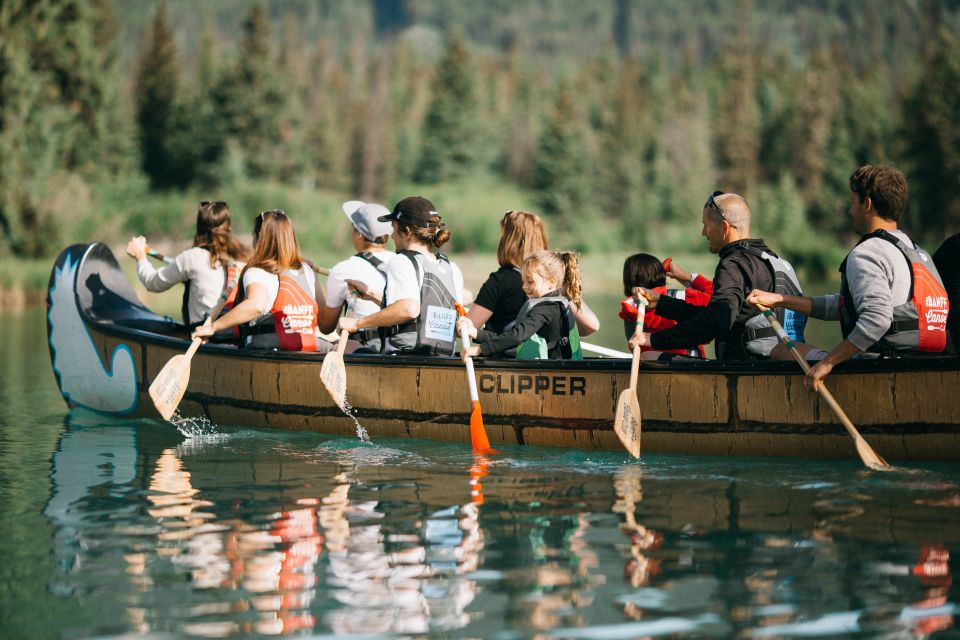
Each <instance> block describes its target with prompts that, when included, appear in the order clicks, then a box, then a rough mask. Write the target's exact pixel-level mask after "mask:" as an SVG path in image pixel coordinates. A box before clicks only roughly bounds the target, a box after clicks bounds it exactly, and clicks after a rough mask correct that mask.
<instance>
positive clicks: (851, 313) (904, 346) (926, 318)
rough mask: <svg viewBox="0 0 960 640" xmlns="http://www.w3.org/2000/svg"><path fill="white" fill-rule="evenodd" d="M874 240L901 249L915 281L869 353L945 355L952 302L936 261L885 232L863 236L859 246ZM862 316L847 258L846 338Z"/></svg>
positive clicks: (843, 288) (843, 289)
mask: <svg viewBox="0 0 960 640" xmlns="http://www.w3.org/2000/svg"><path fill="white" fill-rule="evenodd" d="M870 238H880V239H882V240H886V241H887V242H889V243H891V244H893V245H894V246H895V247H896V248H897V249H899V250H900V253H902V254H903V257H904V258H905V259H906V261H907V266H908V268H909V269H910V278H911V281H910V294H909V296H908V297H907V301H906V302H904V303H903V304H899V305H897V306H895V307H894V308H893V320H892V322H890V328H889V329H887V332H886V333H885V334H883V336H882V337H881V338H880V340H878V341H877V342H876V343H875V344H874V345H873V346H871V347H870V349H869V351H873V352H879V353H890V352H904V351H906V352H921V351H925V352H931V353H940V352H942V351H943V349H944V347H945V346H946V334H947V323H946V321H947V315H948V313H949V303H948V297H947V292H946V290H945V289H944V288H943V279H942V278H941V277H940V273H939V272H938V271H937V267H936V266H935V265H934V264H933V259H932V258H931V257H930V256H929V254H927V252H926V251H924V250H923V249H921V248H920V247H918V246H915V245H912V244H909V245H908V244H907V243H905V242H904V241H903V240H901V239H900V238H898V237H897V236H895V235H893V234H892V233H889V232H887V231H886V230H884V229H878V230H877V231H875V232H873V233H870V234H867V235H865V236H863V237H862V238H860V242H858V243H857V245H859V244H860V243H861V242H865V241H867V240H869V239H870ZM912 242H913V241H912V240H911V243H912ZM848 257H849V255H848ZM859 317H860V316H859V314H858V313H857V309H856V307H855V306H854V303H853V295H852V293H851V291H850V283H849V282H847V259H846V258H844V260H843V262H842V263H841V264H840V330H841V331H842V332H843V337H844V338H846V337H847V336H848V335H850V332H851V331H853V328H854V327H855V326H856V324H857V318H859ZM921 319H922V321H921Z"/></svg>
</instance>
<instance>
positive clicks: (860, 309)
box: [747, 165, 946, 385]
mask: <svg viewBox="0 0 960 640" xmlns="http://www.w3.org/2000/svg"><path fill="white" fill-rule="evenodd" d="M906 203H907V179H906V177H905V176H904V175H903V172H901V171H900V170H898V169H895V168H893V167H887V166H883V165H866V166H863V167H860V168H859V169H857V170H856V171H855V172H854V173H853V175H852V176H850V210H849V213H850V217H851V219H852V222H853V228H854V231H856V232H857V233H858V234H860V236H861V238H860V241H859V242H858V243H857V245H856V246H855V247H854V248H853V249H852V250H851V251H850V253H849V254H847V257H846V259H845V260H844V261H843V264H841V266H840V272H841V274H842V278H841V292H840V293H839V294H831V295H825V296H817V297H813V298H806V297H795V296H783V295H780V294H777V293H767V292H765V291H759V290H755V291H752V292H751V293H750V295H749V296H747V301H748V302H749V303H751V304H761V305H764V306H766V307H771V308H772V307H786V308H788V309H793V310H795V311H799V312H801V313H806V314H808V315H810V316H811V317H814V318H819V319H821V320H839V321H840V323H841V330H842V332H843V336H844V340H843V342H841V343H840V344H838V345H837V346H836V347H834V348H833V349H832V350H830V351H829V352H827V351H825V350H823V349H818V348H817V347H814V346H812V345H807V344H797V349H798V350H799V351H800V353H801V354H803V355H804V357H806V358H807V359H808V360H811V361H817V363H816V364H815V365H814V366H812V367H811V368H810V371H809V372H807V375H808V376H809V377H810V379H811V381H812V383H813V384H814V385H816V384H817V383H818V382H820V381H822V380H823V379H824V378H825V377H826V376H827V375H828V374H829V373H830V372H831V371H832V370H833V367H834V366H835V365H837V364H839V363H840V362H843V361H845V360H848V359H850V358H852V357H855V356H859V355H860V354H861V353H863V352H873V353H877V354H883V353H890V352H897V353H916V352H919V351H933V350H936V349H931V348H929V347H928V345H927V348H925V345H926V342H925V340H926V338H927V337H928V335H929V334H930V333H934V334H937V333H938V332H940V331H941V326H942V327H943V336H942V337H943V338H945V336H946V332H945V325H946V306H945V305H946V301H945V298H944V300H940V299H939V298H940V296H939V295H935V296H932V298H933V299H932V300H931V299H929V298H931V296H927V298H928V299H926V300H920V301H919V303H918V302H917V300H918V298H922V297H923V296H915V295H913V293H914V286H913V285H914V271H913V270H914V267H913V266H912V265H915V264H920V265H924V266H925V267H926V269H927V271H929V272H930V273H931V275H932V276H934V278H935V280H936V281H937V282H939V283H940V287H941V289H942V284H943V283H942V281H941V280H940V277H939V275H937V272H936V267H934V266H933V261H932V260H931V259H930V256H929V255H927V254H926V253H925V252H924V251H923V250H922V249H920V248H919V247H918V246H917V245H915V244H914V243H913V241H912V240H910V238H909V237H908V236H907V235H906V234H905V233H903V232H902V231H900V230H899V229H898V228H897V221H898V220H899V219H900V214H901V213H903V210H904V207H905V206H906ZM905 257H906V259H905ZM925 280H926V278H925ZM918 286H919V284H918ZM941 315H943V322H942V323H941V322H940V316H941ZM771 355H772V357H774V358H783V359H789V358H790V355H789V353H788V352H787V351H786V349H784V348H783V347H782V346H781V347H778V348H777V349H775V350H774V352H773V353H772V354H771Z"/></svg>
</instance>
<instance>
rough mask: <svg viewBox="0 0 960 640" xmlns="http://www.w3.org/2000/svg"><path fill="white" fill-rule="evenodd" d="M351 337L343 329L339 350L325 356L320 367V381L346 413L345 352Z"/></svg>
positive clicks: (338, 345) (338, 344)
mask: <svg viewBox="0 0 960 640" xmlns="http://www.w3.org/2000/svg"><path fill="white" fill-rule="evenodd" d="M349 339H350V332H349V331H347V330H346V329H344V330H343V331H341V332H340V341H339V342H338V343H337V350H336V351H331V352H330V353H328V354H326V355H325V356H323V366H322V367H320V382H322V383H323V386H325V387H326V388H327V391H329V392H330V397H331V398H333V401H334V403H336V405H337V406H338V407H340V408H341V409H342V410H343V412H344V413H347V367H346V366H345V365H344V364H343V352H344V351H345V350H346V348H347V340H349Z"/></svg>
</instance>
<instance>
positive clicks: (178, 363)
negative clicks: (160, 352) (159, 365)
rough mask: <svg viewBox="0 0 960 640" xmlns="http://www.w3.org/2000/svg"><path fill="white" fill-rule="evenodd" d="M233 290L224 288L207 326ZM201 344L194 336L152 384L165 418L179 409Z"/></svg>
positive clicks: (164, 367)
mask: <svg viewBox="0 0 960 640" xmlns="http://www.w3.org/2000/svg"><path fill="white" fill-rule="evenodd" d="M232 290H233V287H230V289H224V291H223V294H222V295H221V296H220V300H219V301H218V302H217V305H216V306H215V307H214V308H213V310H212V311H211V312H210V315H209V316H208V317H207V320H206V322H204V323H203V325H204V326H205V327H206V326H210V325H211V324H213V321H214V320H216V319H217V316H219V315H220V312H221V311H223V305H225V304H226V303H227V298H228V297H230V291H232ZM201 344H203V338H194V339H193V342H192V343H190V348H189V349H187V352H186V353H184V354H182V355H175V356H173V357H172V358H170V360H168V361H167V364H165V365H163V369H160V373H158V374H157V377H156V378H154V379H153V383H151V385H150V389H149V390H148V392H149V394H150V399H151V400H153V406H154V407H156V408H157V413H159V414H160V417H162V418H163V419H164V420H169V419H170V416H172V415H173V412H174V411H176V410H177V406H179V405H180V400H182V399H183V394H184V393H185V392H186V390H187V385H188V384H190V360H192V359H193V354H195V353H196V352H197V349H199V348H200V345H201Z"/></svg>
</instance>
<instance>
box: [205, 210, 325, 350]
mask: <svg viewBox="0 0 960 640" xmlns="http://www.w3.org/2000/svg"><path fill="white" fill-rule="evenodd" d="M253 238H254V250H253V257H252V258H250V262H249V264H247V266H246V267H245V268H244V270H243V272H242V273H241V275H240V285H239V289H240V290H239V292H238V294H237V302H236V305H235V306H234V307H233V309H231V310H230V311H229V312H227V313H226V314H224V315H222V316H220V317H219V318H217V319H216V320H215V321H214V322H213V323H212V324H209V325H204V326H200V327H197V329H196V330H195V331H194V332H193V337H194V338H208V337H210V336H212V335H213V334H214V333H216V332H217V331H222V330H224V329H229V328H231V327H237V326H239V327H240V335H241V338H242V340H243V346H246V347H253V348H259V349H280V350H281V351H316V350H317V345H318V340H317V312H318V311H319V308H320V305H322V304H324V299H323V292H322V290H321V289H320V287H319V285H318V283H317V277H316V274H315V273H314V271H313V269H312V268H311V266H310V264H309V262H308V261H307V260H306V259H305V258H304V257H303V256H302V255H301V253H300V245H299V243H298V242H297V236H296V234H295V233H294V231H293V224H291V222H290V218H288V217H287V214H285V213H284V212H283V211H281V210H280V209H270V210H268V211H264V212H263V213H261V214H260V215H259V216H257V219H256V221H255V222H254V225H253Z"/></svg>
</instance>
